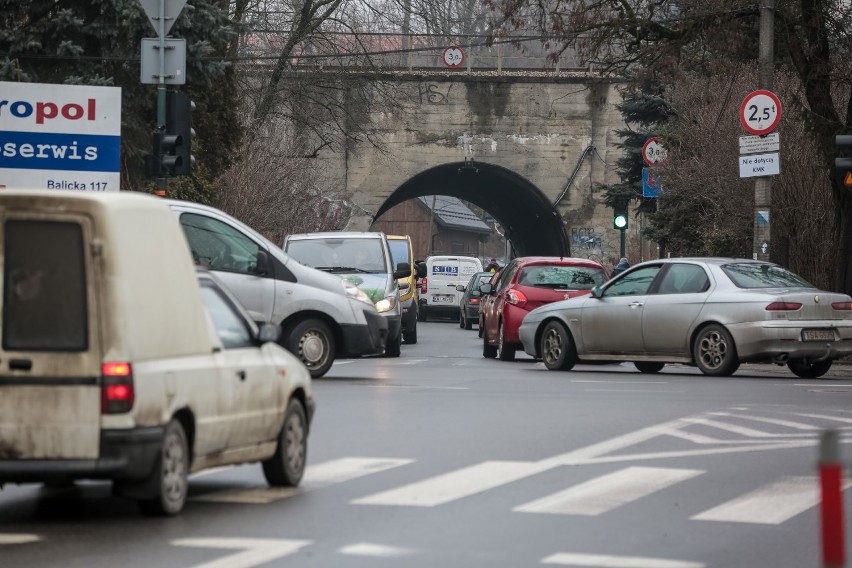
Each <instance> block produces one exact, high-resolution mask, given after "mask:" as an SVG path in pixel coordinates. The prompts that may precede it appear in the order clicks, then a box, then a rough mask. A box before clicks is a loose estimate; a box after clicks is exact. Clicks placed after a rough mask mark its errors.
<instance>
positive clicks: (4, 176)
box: [0, 82, 121, 191]
mask: <svg viewBox="0 0 852 568" xmlns="http://www.w3.org/2000/svg"><path fill="white" fill-rule="evenodd" d="M120 158H121V88H119V87H91V86H78V85H48V84H42V83H6V82H0V189H70V190H87V191H118V190H119V180H120V178H121V176H120V170H121V159H120Z"/></svg>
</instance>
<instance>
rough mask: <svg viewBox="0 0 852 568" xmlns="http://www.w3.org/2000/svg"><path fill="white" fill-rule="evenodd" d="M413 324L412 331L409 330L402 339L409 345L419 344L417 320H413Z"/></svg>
mask: <svg viewBox="0 0 852 568" xmlns="http://www.w3.org/2000/svg"><path fill="white" fill-rule="evenodd" d="M411 322H412V326H411V329H409V330H407V331H406V332H405V333H403V334H402V338H403V339H404V340H405V342H406V343H407V344H408V345H414V344H415V343H417V320H416V319H413V320H411Z"/></svg>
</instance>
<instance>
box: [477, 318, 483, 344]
mask: <svg viewBox="0 0 852 568" xmlns="http://www.w3.org/2000/svg"><path fill="white" fill-rule="evenodd" d="M476 329H477V331H476V335H477V337H479V338H480V339H482V336H483V334H484V333H485V332H484V331H482V330H483V329H485V325H484V323H483V321H482V318H481V317H480V318H479V322H478V323H477V324H476Z"/></svg>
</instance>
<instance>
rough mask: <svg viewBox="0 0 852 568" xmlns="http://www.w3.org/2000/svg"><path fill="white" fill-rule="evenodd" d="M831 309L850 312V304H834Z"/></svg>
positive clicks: (851, 307)
mask: <svg viewBox="0 0 852 568" xmlns="http://www.w3.org/2000/svg"><path fill="white" fill-rule="evenodd" d="M831 307H832V308H834V309H835V310H852V302H834V303H833V304H831Z"/></svg>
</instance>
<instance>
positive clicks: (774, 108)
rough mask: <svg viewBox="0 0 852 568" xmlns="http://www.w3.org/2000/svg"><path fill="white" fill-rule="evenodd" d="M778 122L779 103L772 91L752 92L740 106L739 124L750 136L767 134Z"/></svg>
mask: <svg viewBox="0 0 852 568" xmlns="http://www.w3.org/2000/svg"><path fill="white" fill-rule="evenodd" d="M780 121H781V101H780V100H779V99H778V96H777V95H775V93H773V92H772V91H764V90H759V91H753V92H751V93H749V94H748V95H746V98H744V99H743V104H742V105H740V122H741V123H742V125H743V128H745V129H746V130H747V131H748V132H751V133H752V134H756V135H758V136H760V135H762V134H769V133H770V132H772V131H773V130H775V127H776V126H778V123H779V122H780Z"/></svg>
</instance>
